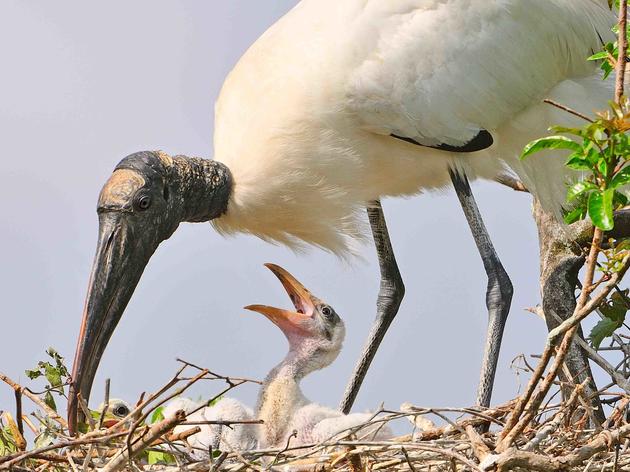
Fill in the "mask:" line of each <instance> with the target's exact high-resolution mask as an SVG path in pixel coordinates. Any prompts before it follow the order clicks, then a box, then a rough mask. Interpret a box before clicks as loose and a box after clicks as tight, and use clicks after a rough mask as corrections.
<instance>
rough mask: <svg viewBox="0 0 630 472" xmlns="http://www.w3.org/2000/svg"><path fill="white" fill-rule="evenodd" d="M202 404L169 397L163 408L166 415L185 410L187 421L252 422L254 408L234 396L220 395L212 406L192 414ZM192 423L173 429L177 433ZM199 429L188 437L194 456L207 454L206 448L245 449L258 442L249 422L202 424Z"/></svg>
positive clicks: (215, 449)
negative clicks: (247, 422)
mask: <svg viewBox="0 0 630 472" xmlns="http://www.w3.org/2000/svg"><path fill="white" fill-rule="evenodd" d="M201 405H202V403H201V402H195V401H193V400H190V399H188V398H184V397H180V398H176V399H174V400H172V401H171V402H169V403H168V405H167V406H166V407H165V408H164V411H163V414H164V416H165V417H168V416H170V415H173V414H174V413H175V412H176V411H177V410H184V411H185V412H186V413H187V414H189V413H191V414H189V415H188V417H187V421H189V422H204V421H208V422H211V421H251V420H252V419H253V417H254V416H253V411H252V410H251V408H248V407H247V406H246V405H244V404H243V403H241V402H240V401H238V400H235V399H233V398H222V399H220V400H219V401H218V402H217V403H215V404H214V405H212V406H209V407H204V408H202V409H200V410H199V411H197V412H195V413H192V412H193V411H194V410H197V409H198V408H199V407H200V406H201ZM192 427H193V426H190V425H181V426H177V427H176V428H175V429H174V432H175V433H180V432H183V431H186V430H189V429H191V428H192ZM199 427H200V428H201V431H200V432H199V433H197V434H194V435H193V436H190V437H189V438H188V439H187V442H188V444H189V445H190V446H191V448H192V454H191V455H192V456H193V457H196V458H205V457H208V454H209V451H210V450H211V449H212V450H213V451H232V450H237V451H244V450H249V449H254V448H255V447H256V445H257V443H258V441H257V431H256V428H255V426H254V425H251V424H234V425H231V426H230V427H228V426H225V425H219V424H201V425H199Z"/></svg>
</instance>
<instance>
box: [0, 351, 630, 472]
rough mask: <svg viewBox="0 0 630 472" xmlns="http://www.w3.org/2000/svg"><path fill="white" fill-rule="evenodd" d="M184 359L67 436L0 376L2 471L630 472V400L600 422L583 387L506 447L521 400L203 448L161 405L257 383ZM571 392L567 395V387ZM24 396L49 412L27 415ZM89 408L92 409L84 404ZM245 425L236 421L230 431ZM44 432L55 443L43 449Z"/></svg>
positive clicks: (408, 411) (622, 398) (388, 416)
mask: <svg viewBox="0 0 630 472" xmlns="http://www.w3.org/2000/svg"><path fill="white" fill-rule="evenodd" d="M181 362H182V364H183V366H182V368H181V369H180V370H179V371H178V372H177V374H176V375H175V376H174V377H173V378H172V379H171V380H170V381H169V382H168V383H167V384H166V385H164V387H162V388H161V389H160V390H159V391H158V392H156V393H155V394H153V395H150V396H148V398H146V399H145V398H144V396H142V397H141V398H140V400H139V401H138V403H137V405H136V406H135V408H132V410H133V411H132V412H131V413H130V414H129V415H128V416H127V417H126V418H123V419H121V420H120V421H119V422H118V423H117V424H115V425H113V426H110V427H109V428H106V427H103V426H102V424H99V423H102V422H101V421H99V420H98V418H96V419H94V418H92V417H90V418H89V419H90V423H89V424H88V425H85V426H86V428H87V429H86V430H85V432H83V433H79V434H78V435H77V436H70V435H69V434H68V425H67V423H66V421H65V419H64V418H62V417H61V416H60V415H59V414H57V413H56V411H55V410H54V409H52V408H51V407H50V406H49V405H48V404H47V403H46V402H45V401H44V398H45V396H44V395H37V394H35V393H33V392H31V391H30V390H28V389H26V388H25V387H23V386H21V385H18V384H17V383H15V382H13V381H12V380H11V379H9V378H8V377H6V376H4V375H2V374H0V379H1V380H3V381H4V382H5V383H7V384H9V385H10V386H11V387H12V388H13V389H14V391H15V393H16V405H17V408H16V409H17V412H16V415H12V414H11V413H10V412H9V411H4V412H3V413H2V412H1V410H0V413H2V416H1V417H0V421H1V423H0V427H1V429H0V471H2V470H15V471H25V470H29V471H33V470H37V471H44V470H56V471H72V472H77V471H95V470H99V471H104V472H114V471H123V470H125V471H126V470H129V471H138V470H146V471H231V472H236V471H245V470H256V471H263V470H278V471H280V470H309V471H316V470H318V471H319V470H321V471H324V470H326V471H328V470H330V471H333V470H335V471H352V472H358V471H371V470H374V471H376V470H387V471H399V470H400V471H402V470H405V471H408V470H411V471H418V472H419V471H427V472H438V471H459V470H462V471H464V470H470V471H495V470H496V471H508V470H523V471H525V470H528V471H529V470H536V471H558V470H563V471H588V470H591V471H611V472H612V471H630V424H629V422H628V404H629V403H630V396H628V395H627V394H625V393H616V392H606V395H607V397H606V399H605V400H604V402H605V403H606V404H607V405H608V407H609V414H608V419H607V421H606V423H605V424H603V425H597V424H596V423H594V415H593V411H592V407H590V403H589V402H588V401H587V397H586V396H585V395H584V391H583V390H584V389H583V385H574V386H573V387H574V388H573V390H572V393H571V395H570V396H569V398H566V399H565V400H563V401H561V402H559V403H556V404H552V403H551V400H549V401H548V402H547V403H546V404H544V405H543V406H541V407H540V408H539V411H537V413H536V415H535V416H534V419H533V420H532V421H531V422H530V423H529V424H528V425H527V427H526V428H524V429H523V431H522V432H521V433H520V434H518V436H517V437H515V438H514V440H513V441H511V442H509V443H506V442H505V438H506V436H508V433H509V431H506V426H508V425H509V424H510V422H509V419H510V415H512V414H513V413H514V411H515V410H516V409H517V406H518V404H519V399H515V400H512V401H510V402H508V403H505V404H503V405H501V406H498V407H495V408H491V409H479V408H420V407H416V406H411V405H408V404H406V405H404V406H403V407H401V408H402V410H403V411H391V410H386V409H384V408H381V409H379V411H378V412H377V413H375V414H374V416H373V418H372V419H371V420H370V421H369V422H367V423H365V424H364V425H361V426H358V427H355V428H352V429H349V430H346V431H343V432H341V433H339V434H337V435H336V436H335V437H331V438H329V439H328V440H327V441H325V442H322V443H320V444H309V445H306V446H299V447H298V446H294V445H292V444H291V440H289V441H288V442H287V444H286V445H284V447H281V448H275V449H264V450H263V449H260V450H252V451H235V450H229V451H199V450H194V449H193V448H191V446H190V445H189V444H188V442H187V438H188V437H189V436H191V435H192V434H194V433H196V432H198V431H199V425H198V424H197V423H195V425H190V428H187V429H185V430H184V431H183V432H180V433H178V434H174V433H173V430H174V428H175V427H176V426H181V425H184V426H185V425H186V414H185V413H184V412H183V411H181V410H180V411H178V412H177V413H176V414H175V415H173V416H171V417H169V418H159V417H158V418H159V419H156V412H157V411H159V409H160V407H161V406H162V405H164V404H165V403H167V402H168V401H170V400H171V399H172V398H175V397H177V396H179V395H182V394H183V393H184V392H185V391H186V390H187V389H188V388H189V387H190V386H192V385H193V384H195V383H197V382H200V381H203V380H210V381H214V382H220V383H221V384H222V385H223V386H224V388H222V389H220V392H219V393H218V394H217V395H215V396H214V397H213V398H211V399H210V400H208V402H207V403H205V404H209V403H211V402H212V401H213V400H215V399H217V398H219V397H220V396H221V395H224V394H225V393H227V392H229V391H230V390H232V389H234V388H236V387H238V386H239V385H242V384H244V383H249V382H255V381H253V380H249V379H242V378H234V377H226V376H221V375H218V374H215V373H213V372H210V371H209V370H207V369H202V368H200V367H197V366H194V365H192V364H190V363H188V362H184V361H181ZM191 369H192V370H193V373H192V374H191V373H190V371H191ZM558 386H559V385H558ZM563 387H564V391H565V392H566V391H567V388H566V387H567V386H566V385H563ZM57 388H58V387H57ZM23 396H25V397H27V398H29V399H30V400H32V401H33V402H35V403H36V404H37V405H38V406H39V407H40V410H39V411H37V412H35V413H33V414H32V415H30V416H27V415H23V414H22V413H21V408H22V405H21V400H22V397H23ZM554 397H555V395H552V396H551V398H552V399H553V398H554ZM81 403H82V408H83V409H84V411H85V412H88V410H87V406H86V405H85V402H81ZM205 404H204V405H205ZM151 417H153V421H152V422H151V421H150V419H151ZM30 418H35V420H36V421H33V420H31V419H30ZM401 418H404V419H406V420H408V422H406V423H405V424H407V425H408V430H409V432H408V434H405V435H403V436H399V437H395V438H392V439H390V440H387V441H381V440H379V441H375V440H374V434H375V431H377V430H379V429H380V428H382V427H384V426H385V425H387V424H388V423H390V422H393V421H396V420H400V419H401ZM36 423H39V425H36ZM24 424H26V425H27V427H28V428H30V429H31V430H32V433H33V435H37V438H39V439H40V440H39V441H38V442H37V446H33V447H30V448H29V447H28V443H27V439H26V437H27V436H28V434H26V435H25V433H24ZM237 424H238V423H234V424H232V423H230V422H228V424H227V425H226V426H228V427H238V426H237ZM436 424H437V425H436ZM594 424H595V426H593V425H594ZM179 429H181V428H179ZM397 429H400V428H397ZM27 431H28V430H27ZM42 435H46V438H47V442H46V443H43V444H42V441H41V437H42ZM201 456H204V457H203V458H202V459H200V457H201Z"/></svg>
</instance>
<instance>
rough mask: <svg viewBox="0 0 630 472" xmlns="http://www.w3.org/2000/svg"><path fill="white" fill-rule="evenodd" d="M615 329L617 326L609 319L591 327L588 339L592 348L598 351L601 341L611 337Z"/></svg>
mask: <svg viewBox="0 0 630 472" xmlns="http://www.w3.org/2000/svg"><path fill="white" fill-rule="evenodd" d="M617 328H619V325H618V324H617V323H616V322H615V321H613V320H611V319H609V318H604V319H602V320H600V321H599V323H597V324H596V325H595V326H593V329H592V330H591V334H590V335H589V339H590V341H591V344H592V345H593V347H594V348H595V349H599V346H600V345H601V344H602V341H603V340H604V339H606V338H608V337H610V336H612V335H613V333H614V332H615V330H616V329H617Z"/></svg>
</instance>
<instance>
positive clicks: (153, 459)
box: [147, 451, 175, 465]
mask: <svg viewBox="0 0 630 472" xmlns="http://www.w3.org/2000/svg"><path fill="white" fill-rule="evenodd" d="M147 456H148V458H147V459H148V462H149V465H153V464H174V463H175V458H174V457H173V456H172V455H171V454H169V453H168V452H159V451H149V453H148V454H147Z"/></svg>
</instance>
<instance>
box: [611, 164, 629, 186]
mask: <svg viewBox="0 0 630 472" xmlns="http://www.w3.org/2000/svg"><path fill="white" fill-rule="evenodd" d="M629 183H630V167H624V168H623V169H621V170H620V171H619V172H617V174H616V175H615V176H614V177H613V179H612V180H611V182H610V186H611V187H612V188H617V187H621V186H622V185H626V184H629Z"/></svg>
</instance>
